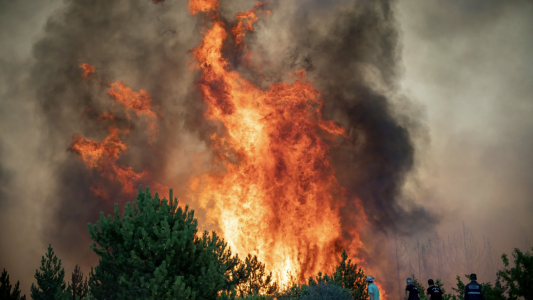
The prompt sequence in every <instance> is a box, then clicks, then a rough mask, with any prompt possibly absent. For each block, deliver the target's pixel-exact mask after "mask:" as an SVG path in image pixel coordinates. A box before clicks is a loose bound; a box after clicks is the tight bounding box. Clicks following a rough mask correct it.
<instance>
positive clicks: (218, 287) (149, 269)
mask: <svg viewBox="0 0 533 300" xmlns="http://www.w3.org/2000/svg"><path fill="white" fill-rule="evenodd" d="M197 231H198V225H197V221H196V219H195V218H194V211H192V210H191V211H189V209H188V207H185V209H182V208H181V207H179V206H178V202H177V199H173V198H172V190H171V191H170V201H167V200H166V199H163V200H162V201H160V200H159V197H158V195H157V194H156V195H155V197H154V198H152V197H151V195H150V192H149V189H148V188H146V192H145V193H143V192H142V189H139V194H138V196H137V201H135V202H133V203H131V204H130V203H127V204H126V207H125V211H124V213H123V214H122V217H121V215H120V213H119V209H118V205H116V204H115V211H114V217H111V216H108V217H107V218H106V217H104V215H103V213H101V216H100V221H98V226H97V225H91V224H90V223H89V232H90V235H91V238H92V239H93V241H95V243H94V244H93V245H92V246H91V248H92V250H93V251H94V252H95V253H96V254H97V255H98V256H99V257H100V263H99V265H98V266H97V267H96V268H94V269H92V270H91V273H90V277H89V286H90V294H91V295H90V296H91V297H90V298H95V299H98V300H100V299H108V300H115V299H128V300H130V299H132V300H133V299H158V300H163V299H216V298H217V296H218V295H219V294H220V292H222V291H226V292H227V293H222V295H224V297H229V298H232V297H233V298H234V297H235V296H234V293H230V291H231V289H232V287H233V286H235V285H237V284H239V283H241V282H242V281H244V280H246V272H245V265H244V264H242V262H241V261H240V260H239V259H238V257H236V256H232V254H231V251H230V250H229V249H228V248H227V243H225V242H224V241H223V240H222V239H220V238H219V237H218V236H217V235H216V234H215V233H214V232H213V233H211V234H209V233H207V232H204V233H203V234H202V235H199V234H198V233H197Z"/></svg>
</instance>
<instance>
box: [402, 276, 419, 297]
mask: <svg viewBox="0 0 533 300" xmlns="http://www.w3.org/2000/svg"><path fill="white" fill-rule="evenodd" d="M406 281H407V287H406V288H405V298H404V299H405V300H420V297H419V295H418V288H417V287H416V285H414V284H413V280H412V279H411V278H407V280H406Z"/></svg>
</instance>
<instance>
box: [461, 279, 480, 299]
mask: <svg viewBox="0 0 533 300" xmlns="http://www.w3.org/2000/svg"><path fill="white" fill-rule="evenodd" d="M476 280H477V276H476V274H470V283H469V284H467V285H466V286H465V300H484V299H485V298H484V297H483V291H482V290H481V287H482V286H481V284H479V283H477V281H476Z"/></svg>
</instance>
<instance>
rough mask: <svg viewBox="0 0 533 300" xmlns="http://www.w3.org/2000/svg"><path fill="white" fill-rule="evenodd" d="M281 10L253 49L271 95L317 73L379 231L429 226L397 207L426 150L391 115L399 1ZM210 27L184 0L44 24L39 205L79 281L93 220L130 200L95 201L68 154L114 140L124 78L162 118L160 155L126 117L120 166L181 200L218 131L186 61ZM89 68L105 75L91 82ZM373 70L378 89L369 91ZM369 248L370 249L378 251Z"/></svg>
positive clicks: (243, 4)
mask: <svg viewBox="0 0 533 300" xmlns="http://www.w3.org/2000/svg"><path fill="white" fill-rule="evenodd" d="M252 5H253V2H251V1H240V2H233V3H231V5H226V3H224V2H222V3H221V12H222V14H223V15H224V16H225V18H226V19H227V20H228V21H230V20H231V19H232V18H233V15H234V14H235V13H236V12H238V11H244V10H248V9H250V8H251V6H252ZM272 10H273V17H272V18H271V19H266V20H263V21H262V22H261V23H260V24H258V27H257V33H254V34H249V35H248V37H247V42H248V43H249V45H250V47H251V49H252V50H255V49H258V50H261V51H264V52H265V55H264V59H265V60H267V61H270V62H271V64H270V66H269V67H267V68H266V72H265V73H266V74H267V75H269V78H268V80H266V81H265V82H264V83H262V85H265V84H268V82H269V81H270V82H272V81H277V80H280V79H281V78H283V76H285V74H286V73H287V72H288V71H291V70H295V69H301V68H306V69H307V70H308V74H309V79H310V80H312V81H314V82H315V84H316V86H317V88H318V89H319V90H320V91H321V92H322V93H323V96H324V100H325V102H326V107H325V116H326V117H327V118H331V119H333V120H336V121H338V122H339V123H341V124H342V125H344V126H345V128H346V129H347V131H348V132H349V135H350V137H349V138H348V139H346V140H345V141H343V142H342V144H341V145H340V146H336V147H333V149H334V150H332V156H333V158H334V164H335V168H336V170H337V174H338V178H339V181H340V182H341V184H342V185H343V186H344V187H345V188H346V191H347V196H348V197H349V198H350V199H355V198H356V197H357V198H359V199H361V201H362V203H363V206H364V209H365V211H366V213H367V214H368V216H369V220H370V224H371V226H372V227H373V228H376V230H378V231H380V232H382V233H383V234H386V233H387V232H389V231H390V230H391V228H395V227H398V226H399V222H398V221H399V220H405V219H413V218H410V216H411V215H412V214H413V213H416V214H417V215H418V216H419V218H417V220H418V221H417V222H418V223H415V222H403V223H402V224H403V225H402V231H403V232H409V230H412V229H413V228H414V227H416V226H417V225H419V224H420V223H422V224H424V225H426V226H427V225H430V224H431V222H430V221H429V219H428V218H424V217H423V218H420V216H425V215H426V213H425V212H424V211H423V210H422V209H417V210H414V211H413V210H406V209H404V208H403V207H402V206H400V205H399V203H398V197H399V196H401V187H402V184H403V182H404V180H405V176H406V174H408V172H409V171H410V170H411V169H412V168H413V163H414V158H413V157H414V147H413V145H412V140H411V137H410V131H409V128H408V127H407V126H406V124H401V123H400V122H399V120H398V118H397V117H396V116H395V115H394V114H393V112H392V111H393V110H394V107H393V105H392V103H391V100H390V99H389V97H390V95H394V94H396V92H397V76H398V72H397V68H398V65H397V62H398V55H399V54H398V51H397V49H398V48H397V47H398V33H397V23H396V19H395V17H394V9H393V7H392V6H391V3H389V1H378V2H375V1H357V2H350V1H346V2H343V1H338V2H331V3H328V4H325V3H323V2H321V1H316V2H305V3H304V2H302V3H283V2H279V3H274V5H273V6H272ZM202 22H204V21H202V20H201V18H197V17H193V16H190V15H189V14H188V13H187V12H186V7H185V3H184V2H179V1H165V2H163V3H159V4H158V5H154V4H153V3H151V2H150V1H134V2H131V1H125V0H124V1H111V2H110V1H96V2H94V1H93V2H87V1H70V2H67V3H66V5H65V6H64V7H62V8H60V9H59V10H57V11H56V12H54V13H53V14H52V15H51V17H50V18H49V19H48V21H47V22H46V27H45V35H44V37H43V38H42V39H40V40H39V41H38V42H37V43H36V44H35V45H34V46H33V57H34V62H33V64H32V66H31V69H30V70H31V71H30V76H29V78H27V81H25V84H26V85H28V86H31V90H32V91H33V92H34V93H35V105H36V107H35V112H36V114H37V115H39V123H37V124H39V125H38V126H39V129H40V133H39V134H40V136H39V137H40V141H39V142H40V143H39V151H38V153H37V154H36V157H38V160H39V161H43V162H48V163H49V165H48V166H47V167H48V168H47V169H46V172H47V177H48V179H47V180H44V182H45V183H46V184H47V185H49V187H48V189H47V190H46V191H45V192H44V193H43V194H42V196H39V198H40V201H41V203H42V206H43V207H44V208H45V209H46V217H44V219H43V220H42V223H41V224H40V231H39V235H40V237H41V239H42V241H43V242H44V244H47V243H51V244H52V245H53V246H54V247H55V248H56V251H57V253H58V255H59V256H60V257H62V258H63V259H64V261H66V266H67V271H68V268H69V267H72V265H74V264H76V263H79V264H81V265H82V266H83V267H84V268H85V270H87V269H88V266H90V265H93V264H94V263H95V257H94V255H92V254H91V251H90V250H89V247H88V245H89V244H90V239H89V237H88V232H87V229H86V224H87V223H88V222H94V221H95V220H96V219H97V217H98V213H99V212H100V211H104V212H105V213H106V214H107V213H110V212H111V210H112V207H113V203H114V202H119V203H121V204H123V203H124V202H125V201H130V200H132V195H129V196H128V195H126V196H124V195H121V191H120V189H119V187H115V186H114V185H113V184H109V185H106V188H108V189H111V192H110V199H112V201H110V200H104V199H99V198H97V197H95V196H94V194H93V193H92V192H91V190H90V187H91V186H92V184H93V183H94V182H96V181H99V180H100V174H98V172H97V171H94V170H87V168H86V167H85V166H84V165H83V164H82V163H81V161H80V159H79V158H78V157H77V156H76V155H75V154H74V153H72V152H68V151H67V148H68V146H69V144H70V142H71V139H72V135H73V134H81V135H83V136H85V137H87V138H90V139H93V140H96V141H99V140H102V139H103V138H105V136H106V135H107V127H108V126H109V125H110V124H109V123H106V122H105V121H104V122H99V121H98V120H97V119H98V117H99V116H100V115H101V114H102V113H104V112H106V111H107V110H108V109H109V104H108V102H109V101H110V100H109V96H108V95H106V89H107V86H106V84H105V82H110V81H119V80H120V81H124V82H125V83H126V85H127V86H129V87H131V88H133V89H134V90H138V89H141V88H142V89H145V90H147V91H148V92H149V93H150V95H151V96H152V99H153V104H154V105H155V106H156V107H157V108H158V111H160V112H161V117H160V120H161V122H160V123H159V133H158V134H157V137H156V139H155V140H154V143H153V144H152V145H150V146H148V145H147V143H146V139H147V133H146V131H145V130H144V128H145V126H146V124H143V123H142V121H136V120H127V119H126V117H125V115H123V114H122V115H121V114H120V113H117V114H118V121H115V122H113V124H114V126H118V127H119V128H120V129H124V130H125V129H127V130H129V132H130V134H129V135H127V137H126V139H125V141H124V142H125V143H126V144H127V145H129V146H130V149H128V153H127V154H126V155H124V156H122V157H121V158H120V160H119V163H121V164H123V165H127V166H132V167H133V169H134V170H135V171H137V172H140V171H142V170H146V171H148V172H150V174H152V178H151V179H153V180H155V181H158V182H161V183H162V184H165V185H167V186H171V187H174V188H176V189H177V190H178V194H179V191H180V190H181V189H182V188H184V184H185V183H186V182H185V179H186V178H187V169H188V166H189V165H188V163H189V162H188V160H189V159H190V156H191V153H192V155H194V153H197V152H198V149H200V150H204V149H205V148H207V147H206V146H207V144H206V139H207V137H209V135H210V134H211V133H212V132H213V130H215V129H214V128H213V125H210V123H209V122H207V121H205V120H204V118H203V110H204V109H205V106H204V104H203V102H202V100H201V98H200V97H199V94H198V92H197V90H196V88H195V85H194V81H195V80H196V79H195V76H197V74H196V75H194V76H193V75H191V74H194V73H191V72H190V71H189V70H188V61H189V60H190V56H189V54H188V52H187V51H188V50H190V49H192V48H194V47H195V46H196V45H197V44H198V42H199V40H200V39H201V35H200V29H201V26H202ZM281 33H283V34H281ZM264 35H269V36H268V37H266V38H263V37H264ZM280 37H281V38H285V40H283V41H282V42H281V43H278V44H277V46H276V47H272V46H271V45H268V44H267V42H269V41H270V40H271V39H272V38H274V39H276V38H280ZM228 42H229V43H230V42H231V41H230V40H228ZM230 48H231V47H228V49H230ZM228 53H229V52H228ZM233 62H234V64H233V66H232V67H233V68H237V69H239V70H241V71H243V73H245V74H246V75H247V76H248V77H249V78H250V79H251V80H254V81H259V77H258V76H256V74H254V72H253V71H249V70H248V71H247V70H246V69H245V68H244V67H242V66H239V65H238V63H237V59H235V58H234V59H233ZM81 63H88V64H90V65H93V66H94V67H95V69H96V72H95V73H94V74H90V75H89V78H88V79H87V80H85V81H83V80H82V79H81V75H82V70H81V69H80V68H79V65H80V64H81ZM369 72H374V73H375V76H376V78H378V81H379V82H371V81H369V80H368V78H369V76H368V73H369ZM411 125H412V124H411ZM176 170H178V171H177V172H176ZM169 178H170V180H169ZM5 185H6V186H8V185H9V183H6V184H5ZM351 210H358V208H357V207H356V205H355V202H352V201H350V202H349V203H347V205H346V208H345V211H346V218H345V219H344V220H343V224H344V225H345V226H347V228H349V227H350V222H351V221H350V220H349V216H350V211H351ZM363 242H365V243H366V244H367V245H368V246H367V247H370V248H371V247H375V245H374V244H375V243H376V242H375V241H374V240H368V241H363ZM370 248H369V249H368V251H370ZM360 255H361V256H363V257H365V258H367V259H368V257H367V255H365V254H364V253H361V254H360ZM377 256H378V257H383V255H382V254H377ZM369 263H372V260H369ZM35 267H36V266H35Z"/></svg>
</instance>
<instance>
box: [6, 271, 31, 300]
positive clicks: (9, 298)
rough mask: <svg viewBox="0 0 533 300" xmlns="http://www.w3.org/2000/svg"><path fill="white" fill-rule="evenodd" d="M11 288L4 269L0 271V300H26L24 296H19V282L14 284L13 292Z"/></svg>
mask: <svg viewBox="0 0 533 300" xmlns="http://www.w3.org/2000/svg"><path fill="white" fill-rule="evenodd" d="M11 288H13V286H12V285H11V283H10V282H9V275H8V274H7V271H6V269H4V270H3V271H2V276H1V277H0V299H2V300H26V296H22V297H21V296H20V288H19V282H18V281H17V284H15V288H14V289H13V291H12V290H11Z"/></svg>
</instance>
